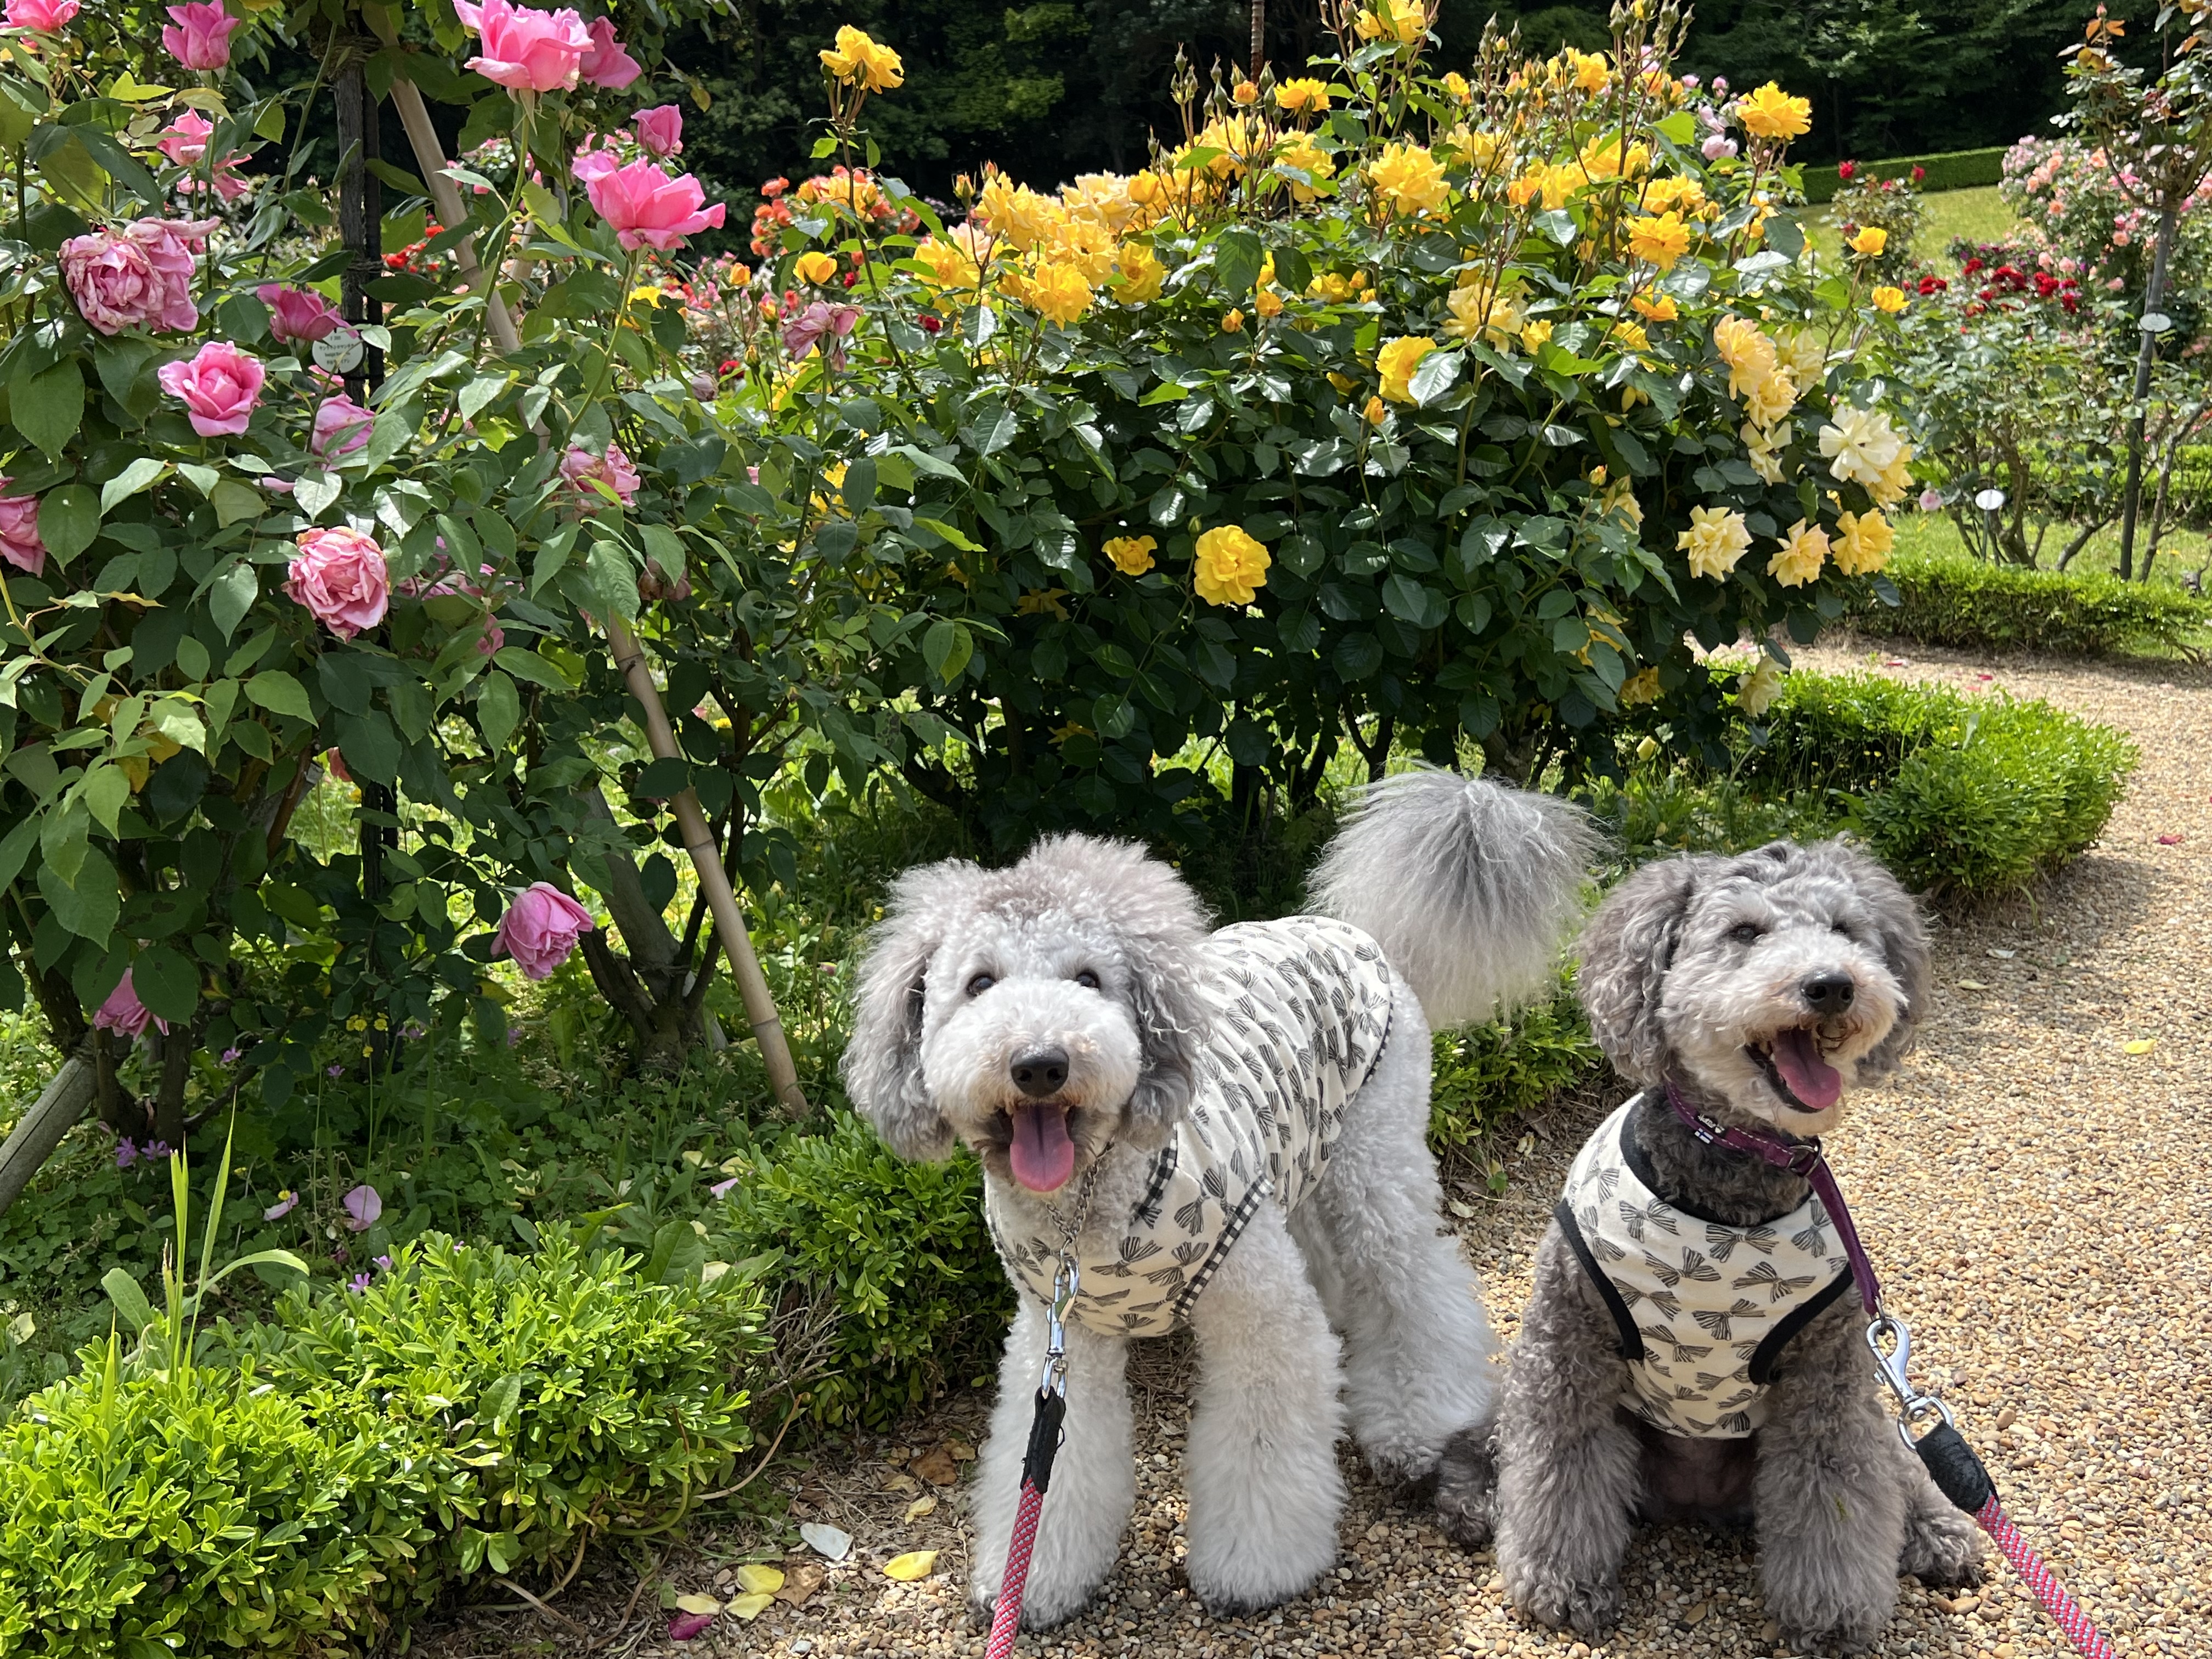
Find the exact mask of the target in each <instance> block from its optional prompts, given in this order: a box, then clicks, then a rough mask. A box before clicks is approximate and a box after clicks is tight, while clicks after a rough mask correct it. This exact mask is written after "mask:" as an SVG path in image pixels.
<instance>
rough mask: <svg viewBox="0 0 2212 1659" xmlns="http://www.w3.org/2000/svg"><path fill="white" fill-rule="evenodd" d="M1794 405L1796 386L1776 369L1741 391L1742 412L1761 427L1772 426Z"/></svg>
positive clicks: (1795, 402) (1795, 401)
mask: <svg viewBox="0 0 2212 1659" xmlns="http://www.w3.org/2000/svg"><path fill="white" fill-rule="evenodd" d="M1796 404H1797V387H1796V383H1795V382H1794V381H1792V380H1790V377H1789V376H1788V375H1787V374H1784V373H1783V372H1782V371H1781V370H1780V369H1776V370H1775V371H1774V372H1773V373H1772V374H1769V375H1768V376H1767V377H1766V378H1765V380H1759V381H1757V382H1755V383H1754V384H1753V385H1751V386H1746V387H1744V389H1743V412H1744V413H1745V414H1747V415H1748V416H1751V418H1752V419H1753V420H1754V421H1756V422H1758V423H1759V425H1761V426H1772V425H1773V424H1774V423H1775V422H1777V421H1778V420H1780V419H1781V418H1782V417H1783V416H1784V415H1787V414H1788V413H1789V412H1790V410H1792V409H1794V408H1795V407H1796Z"/></svg>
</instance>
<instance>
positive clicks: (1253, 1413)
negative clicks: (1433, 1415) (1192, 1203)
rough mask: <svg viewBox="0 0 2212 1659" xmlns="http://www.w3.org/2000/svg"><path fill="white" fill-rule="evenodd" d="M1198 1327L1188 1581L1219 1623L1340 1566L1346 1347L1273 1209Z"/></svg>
mask: <svg viewBox="0 0 2212 1659" xmlns="http://www.w3.org/2000/svg"><path fill="white" fill-rule="evenodd" d="M1191 1324H1192V1327H1193V1328H1194V1330H1195V1331H1196V1332H1197V1334H1198V1346H1199V1364H1200V1381H1199V1394H1198V1404H1197V1407H1196V1408H1195V1409H1194V1411H1193V1412H1192V1413H1191V1419H1190V1445H1189V1450H1188V1455H1187V1456H1186V1458H1185V1462H1184V1470H1185V1476H1186V1480H1187V1481H1188V1486H1189V1488H1190V1521H1189V1527H1188V1532H1189V1540H1190V1559H1189V1572H1190V1584H1191V1588H1192V1589H1194V1590H1196V1591H1197V1592H1198V1595H1199V1599H1200V1601H1204V1602H1205V1603H1206V1607H1208V1608H1210V1609H1211V1610H1212V1611H1213V1612H1214V1613H1219V1614H1225V1615H1228V1614H1235V1613H1249V1612H1251V1611H1253V1610H1255V1609H1256V1608H1260V1607H1273V1606H1274V1605H1275V1604H1276V1603H1277V1602H1278V1601H1283V1600H1285V1599H1286V1598H1287V1597H1290V1596H1292V1595H1297V1594H1298V1593H1299V1592H1300V1591H1301V1590H1304V1589H1307V1588H1309V1587H1310V1585H1311V1584H1312V1583H1313V1582H1314V1580H1315V1579H1316V1578H1318V1577H1320V1576H1321V1575H1322V1572H1323V1571H1325V1570H1327V1568H1328V1566H1329V1565H1331V1564H1332V1563H1333V1562H1334V1561H1335V1559H1336V1523H1337V1519H1338V1517H1339V1516H1340V1515H1341V1514H1342V1513H1343V1511H1344V1499H1345V1492H1344V1479H1343V1477H1342V1476H1341V1475H1340V1474H1339V1473H1338V1472H1337V1467H1336V1439H1337V1436H1338V1435H1339V1434H1340V1432H1341V1431H1342V1429H1343V1423H1344V1408H1343V1407H1342V1405H1341V1403H1340V1401H1339V1400H1338V1398H1337V1395H1338V1389H1339V1386H1340V1365H1339V1358H1338V1352H1337V1342H1336V1336H1335V1334H1334V1332H1332V1331H1331V1330H1330V1329H1329V1326H1328V1314H1327V1313H1326V1312H1324V1311H1323V1310H1322V1303H1321V1297H1320V1296H1319V1294H1318V1293H1316V1291H1315V1290H1314V1287H1313V1285H1312V1283H1311V1281H1310V1280H1309V1279H1307V1277H1306V1273H1305V1267H1304V1262H1303V1261H1301V1260H1300V1259H1299V1256H1298V1249H1297V1244H1296V1243H1293V1242H1292V1241H1291V1235H1290V1231H1289V1228H1288V1227H1287V1225H1285V1222H1284V1219H1283V1213H1282V1212H1281V1211H1280V1210H1279V1209H1277V1208H1276V1207H1275V1206H1274V1205H1273V1204H1272V1203H1268V1202H1262V1203H1261V1205H1260V1206H1259V1208H1258V1209H1257V1210H1255V1212H1253V1216H1252V1219H1251V1222H1250V1224H1249V1225H1247V1226H1246V1228H1245V1229H1244V1231H1243V1236H1242V1237H1239V1238H1238V1239H1237V1242H1236V1243H1235V1244H1234V1245H1233V1246H1232V1247H1231V1249H1230V1252H1229V1255H1228V1257H1227V1259H1226V1260H1225V1261H1224V1262H1223V1263H1222V1265H1221V1269H1220V1271H1219V1273H1217V1274H1216V1275H1215V1276H1214V1278H1213V1280H1212V1283H1210V1284H1209V1285H1206V1289H1205V1290H1204V1291H1201V1292H1200V1295H1199V1297H1198V1301H1197V1303H1196V1304H1195V1305H1194V1308H1193V1310H1192V1313H1191Z"/></svg>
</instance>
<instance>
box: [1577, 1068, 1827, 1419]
mask: <svg viewBox="0 0 2212 1659" xmlns="http://www.w3.org/2000/svg"><path fill="white" fill-rule="evenodd" d="M1642 1098H1643V1097H1642V1096H1640V1095H1638V1096H1635V1097H1632V1098H1631V1099H1630V1100H1629V1101H1628V1103H1626V1105H1624V1106H1622V1107H1621V1108H1620V1110H1618V1111H1616V1112H1615V1113H1613V1115H1612V1116H1611V1117H1609V1118H1607V1119H1606V1121H1604V1122H1603V1123H1602V1124H1601V1125H1600V1126H1599V1127H1598V1131H1597V1133H1595V1134H1594V1135H1592V1136H1591V1137H1590V1138H1589V1140H1587V1141H1586V1142H1584V1143H1583V1149H1582V1152H1580V1153H1579V1154H1578V1155H1577V1157H1576V1158H1575V1163H1574V1168H1573V1169H1572V1170H1570V1171H1568V1174H1567V1186H1566V1192H1565V1195H1564V1196H1563V1197H1562V1198H1561V1199H1560V1200H1559V1207H1558V1209H1557V1210H1556V1211H1555V1212H1554V1213H1555V1215H1556V1216H1557V1218H1558V1219H1559V1231H1561V1232H1563V1233H1564V1234H1565V1235H1566V1240H1567V1243H1568V1244H1569V1245H1570V1246H1571V1248H1572V1249H1573V1250H1574V1253H1575V1255H1577V1257H1578V1258H1580V1260H1581V1261H1582V1264H1583V1271H1584V1272H1586V1273H1589V1276H1590V1282H1591V1284H1592V1285H1595V1286H1596V1288H1597V1292H1598V1294H1599V1296H1600V1297H1602V1298H1603V1299H1604V1301H1605V1304H1606V1306H1607V1309H1608V1310H1610V1311H1611V1312H1612V1314H1613V1322H1614V1323H1615V1324H1616V1325H1618V1326H1619V1327H1620V1352H1621V1356H1622V1357H1623V1358H1626V1360H1627V1361H1628V1383H1627V1386H1626V1388H1625V1389H1623V1390H1622V1392H1621V1400H1620V1403H1621V1404H1622V1405H1624V1406H1626V1407H1627V1408H1628V1409H1629V1410H1630V1411H1632V1412H1633V1413H1636V1415H1637V1416H1638V1417H1640V1418H1642V1419H1644V1421H1645V1422H1647V1423H1650V1424H1651V1425H1654V1426H1655V1427H1657V1428H1661V1429H1664V1430H1666V1431H1668V1433H1669V1434H1679V1435H1683V1436H1686V1437H1690V1438H1692V1439H1705V1440H1711V1439H1720V1440H1740V1439H1741V1438H1743V1437H1745V1436H1747V1435H1749V1434H1752V1433H1753V1432H1755V1431H1757V1430H1758V1428H1759V1425H1760V1424H1761V1423H1763V1422H1764V1421H1765V1417H1766V1410H1765V1395H1766V1390H1767V1388H1768V1386H1769V1384H1770V1383H1771V1381H1772V1379H1773V1373H1774V1364H1775V1361H1776V1360H1777V1359H1778V1358H1780V1356H1781V1352H1782V1350H1783V1349H1784V1346H1787V1345H1788V1343H1789V1341H1790V1339H1791V1338H1792V1337H1794V1336H1796V1334H1797V1333H1798V1332H1800V1331H1802V1329H1804V1328H1805V1327H1806V1325H1807V1324H1808V1323H1809V1322H1811V1321H1812V1319H1813V1318H1814V1316H1815V1315H1817V1314H1819V1313H1820V1311H1821V1310H1823V1309H1824V1308H1826V1306H1827V1305H1828V1304H1830V1303H1832V1302H1833V1301H1834V1300H1835V1299H1836V1298H1837V1297H1838V1296H1840V1295H1841V1294H1843V1292H1844V1291H1845V1290H1846V1289H1847V1288H1848V1287H1849V1286H1850V1282H1851V1268H1850V1261H1849V1260H1848V1259H1847V1258H1846V1257H1845V1255H1844V1249H1843V1245H1842V1243H1841V1242H1840V1241H1839V1240H1838V1237H1837V1235H1836V1230H1835V1227H1834V1225H1833V1224H1832V1223H1831V1222H1830V1221H1829V1219H1828V1212H1827V1211H1826V1209H1825V1208H1823V1207H1822V1206H1821V1204H1820V1200H1819V1199H1817V1198H1814V1197H1811V1196H1809V1195H1808V1197H1807V1198H1806V1200H1805V1201H1804V1202H1803V1203H1802V1204H1801V1205H1799V1206H1797V1207H1796V1209H1794V1210H1792V1211H1790V1213H1789V1214H1787V1215H1784V1216H1778V1217H1777V1218H1775V1219H1773V1220H1771V1221H1769V1222H1765V1223H1763V1224H1761V1225H1756V1226H1748V1227H1745V1226H1736V1225H1731V1224H1729V1223H1727V1222H1722V1221H1716V1220H1713V1219H1711V1218H1708V1217H1705V1216H1703V1215H1700V1214H1699V1213H1698V1212H1695V1211H1694V1210H1691V1209H1689V1208H1687V1207H1686V1206H1680V1205H1677V1204H1673V1203H1669V1202H1668V1200H1665V1199H1662V1198H1661V1197H1660V1196H1659V1195H1658V1194H1656V1193H1655V1192H1654V1191H1653V1190H1652V1182H1653V1179H1654V1177H1653V1176H1652V1172H1651V1166H1650V1163H1649V1161H1648V1160H1647V1159H1646V1158H1645V1157H1644V1149H1643V1148H1642V1147H1641V1146H1638V1144H1637V1141H1636V1137H1635V1136H1634V1135H1633V1134H1632V1133H1630V1132H1629V1117H1630V1115H1631V1114H1632V1112H1633V1111H1634V1110H1635V1109H1636V1104H1637V1102H1638V1100H1641V1099H1642Z"/></svg>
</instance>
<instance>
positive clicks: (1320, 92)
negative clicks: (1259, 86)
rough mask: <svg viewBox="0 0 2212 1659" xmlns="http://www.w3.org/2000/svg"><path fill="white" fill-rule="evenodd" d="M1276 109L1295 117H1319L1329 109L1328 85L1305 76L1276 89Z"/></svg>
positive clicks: (1286, 82) (1284, 83)
mask: <svg viewBox="0 0 2212 1659" xmlns="http://www.w3.org/2000/svg"><path fill="white" fill-rule="evenodd" d="M1275 107H1276V108H1278V109H1284V110H1288V111H1289V112H1291V114H1293V115H1318V114H1319V113H1321V112H1322V111H1323V110H1325V109H1327V108H1328V82H1325V81H1316V80H1315V79H1314V78H1313V77H1312V76H1303V77H1301V78H1300V79H1298V80H1296V81H1285V82H1283V84H1282V85H1280V86H1279V87H1277V88H1275Z"/></svg>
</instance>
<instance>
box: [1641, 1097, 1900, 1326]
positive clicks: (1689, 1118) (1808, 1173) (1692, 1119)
mask: <svg viewBox="0 0 2212 1659" xmlns="http://www.w3.org/2000/svg"><path fill="white" fill-rule="evenodd" d="M1667 1103H1668V1105H1669V1106H1671V1107H1673V1108H1674V1115H1675V1116H1676V1117H1678V1118H1680V1119H1681V1120H1682V1122H1683V1125H1684V1127H1686V1128H1687V1129H1688V1130H1689V1132H1690V1133H1692V1134H1693V1135H1695V1136H1697V1138H1698V1139H1700V1140H1702V1141H1704V1142H1705V1145H1706V1146H1725V1147H1727V1148H1728V1149H1729V1151H1730V1152H1744V1153H1747V1154H1749V1155H1750V1156H1751V1157H1753V1158H1758V1159H1759V1160H1760V1161H1761V1162H1763V1163H1766V1164H1772V1165H1773V1166H1774V1167H1775V1168H1776V1169H1778V1170H1789V1171H1790V1173H1791V1174H1792V1175H1796V1176H1802V1178H1803V1179H1804V1180H1806V1181H1807V1182H1810V1183H1811V1184H1812V1188H1813V1194H1814V1197H1816V1198H1818V1199H1819V1200H1820V1207H1821V1208H1822V1209H1824V1210H1826V1212H1828V1219H1829V1220H1830V1221H1832V1222H1833V1223H1834V1224H1835V1228H1836V1237H1837V1238H1838V1240H1839V1241H1840V1242H1841V1243H1842V1244H1843V1247H1844V1257H1845V1259H1846V1260H1848V1261H1850V1264H1851V1281H1852V1283H1854V1284H1855V1285H1857V1286H1858V1291H1859V1302H1860V1304H1861V1305H1862V1306H1863V1307H1864V1308H1865V1309H1866V1310H1867V1317H1868V1318H1869V1319H1871V1318H1874V1317H1875V1316H1876V1315H1878V1314H1879V1313H1880V1312H1881V1280H1880V1279H1876V1278H1875V1275H1874V1263H1873V1262H1872V1261H1869V1260H1868V1259H1867V1253H1866V1246H1865V1245H1863V1244H1862V1243H1859V1230H1858V1229H1857V1227H1855V1226H1853V1225H1851V1212H1850V1208H1849V1206H1846V1205H1845V1204H1844V1193H1843V1188H1840V1187H1838V1185H1837V1184H1836V1172H1835V1171H1834V1170H1831V1169H1830V1168H1829V1167H1828V1158H1827V1154H1826V1152H1822V1151H1821V1149H1820V1139H1819V1138H1818V1137H1817V1136H1816V1137H1814V1139H1811V1140H1784V1139H1781V1138H1780V1137H1779V1136H1778V1135H1763V1134H1757V1133H1753V1131H1751V1130H1749V1129H1740V1128H1737V1127H1735V1126H1734V1125H1732V1124H1725V1123H1716V1122H1714V1121H1713V1120H1712V1119H1711V1118H1709V1117H1707V1116H1706V1115H1705V1114H1704V1113H1703V1112H1700V1111H1699V1110H1698V1109H1697V1108H1696V1107H1694V1106H1692V1105H1691V1104H1690V1103H1689V1102H1688V1101H1686V1100H1685V1099H1683V1098H1682V1095H1681V1091H1680V1090H1678V1089H1677V1088H1675V1086H1674V1085H1673V1084H1672V1083H1671V1082H1670V1083H1669V1084H1668V1085H1667Z"/></svg>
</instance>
